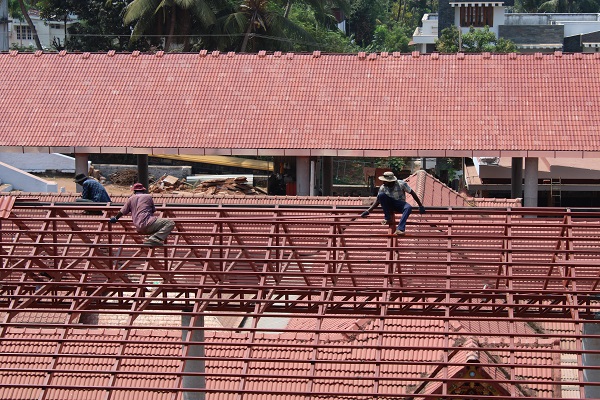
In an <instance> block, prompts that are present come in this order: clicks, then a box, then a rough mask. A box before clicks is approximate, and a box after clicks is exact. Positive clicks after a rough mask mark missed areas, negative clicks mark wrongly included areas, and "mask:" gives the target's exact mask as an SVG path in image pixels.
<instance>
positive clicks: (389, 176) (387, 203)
mask: <svg viewBox="0 0 600 400" xmlns="http://www.w3.org/2000/svg"><path fill="white" fill-rule="evenodd" d="M379 180H380V181H382V182H383V184H382V185H381V186H380V187H379V193H377V200H375V203H373V205H372V206H371V207H369V208H368V209H367V211H365V212H363V213H362V214H361V215H360V216H361V217H363V218H366V217H367V216H368V215H369V213H370V212H371V211H373V210H374V209H375V208H377V206H378V205H379V204H381V208H382V209H383V215H384V217H385V219H384V220H383V221H382V222H381V224H382V225H388V224H389V223H390V221H391V220H392V215H393V213H394V211H396V212H400V213H402V217H401V218H400V222H399V223H398V228H396V232H394V233H395V234H396V235H398V236H403V235H404V234H405V232H406V221H407V220H408V216H409V215H410V213H411V212H412V206H411V205H410V204H408V203H407V202H406V193H409V194H410V195H411V196H412V197H413V199H415V202H416V203H417V204H418V205H419V212H420V213H421V214H425V207H423V204H422V203H421V200H419V197H418V196H417V194H416V193H415V192H414V190H412V189H411V188H410V186H408V183H406V182H405V181H403V180H398V178H396V176H395V175H394V173H393V172H385V173H384V174H383V176H380V177H379Z"/></svg>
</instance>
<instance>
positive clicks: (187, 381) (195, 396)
mask: <svg viewBox="0 0 600 400" xmlns="http://www.w3.org/2000/svg"><path fill="white" fill-rule="evenodd" d="M192 321H193V323H194V325H193V326H194V327H196V328H203V327H204V317H202V316H197V317H194V318H192V317H191V316H190V315H182V316H181V325H182V326H190V324H191V323H192ZM189 332H191V335H190V336H189V337H190V339H187V338H188V333H189ZM181 338H182V340H184V341H186V340H189V341H191V342H204V329H194V330H193V331H188V330H183V331H182V332H181ZM183 353H184V354H185V355H186V356H189V357H204V345H201V344H196V345H189V346H188V350H187V352H186V351H185V348H184V352H183ZM205 371H206V369H205V363H204V360H187V361H185V364H184V368H183V372H205ZM182 385H183V388H184V389H206V379H205V377H204V376H200V375H194V376H189V375H184V376H183V378H182ZM204 398H205V392H183V400H204Z"/></svg>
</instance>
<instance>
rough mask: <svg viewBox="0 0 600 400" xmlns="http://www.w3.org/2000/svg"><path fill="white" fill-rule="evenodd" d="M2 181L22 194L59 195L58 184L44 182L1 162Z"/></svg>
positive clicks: (0, 176)
mask: <svg viewBox="0 0 600 400" xmlns="http://www.w3.org/2000/svg"><path fill="white" fill-rule="evenodd" d="M0 180H1V181H2V182H3V183H7V184H11V185H12V186H13V189H14V190H20V191H22V192H35V193H58V184H57V183H56V182H51V181H46V180H43V179H41V178H38V177H37V176H35V175H31V174H29V173H27V172H24V171H21V170H20V169H18V168H15V167H13V166H10V165H8V164H5V163H3V162H0Z"/></svg>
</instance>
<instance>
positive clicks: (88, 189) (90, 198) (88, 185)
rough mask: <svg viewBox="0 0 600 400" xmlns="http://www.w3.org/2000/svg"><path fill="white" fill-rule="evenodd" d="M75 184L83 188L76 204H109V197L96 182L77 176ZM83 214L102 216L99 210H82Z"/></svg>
mask: <svg viewBox="0 0 600 400" xmlns="http://www.w3.org/2000/svg"><path fill="white" fill-rule="evenodd" d="M75 182H76V183H77V184H78V185H81V186H83V191H82V192H81V197H80V198H79V199H77V201H78V202H87V203H110V201H111V200H110V196H109V195H108V193H107V192H106V189H104V186H102V184H101V183H100V182H98V181H97V180H95V179H93V178H90V177H89V176H86V175H85V174H77V176H76V177H75ZM83 213H84V214H92V215H102V211H101V210H84V211H83Z"/></svg>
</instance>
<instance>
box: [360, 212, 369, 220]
mask: <svg viewBox="0 0 600 400" xmlns="http://www.w3.org/2000/svg"><path fill="white" fill-rule="evenodd" d="M368 215H369V211H364V212H363V213H362V214H360V216H361V217H363V218H367V216H368Z"/></svg>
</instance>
